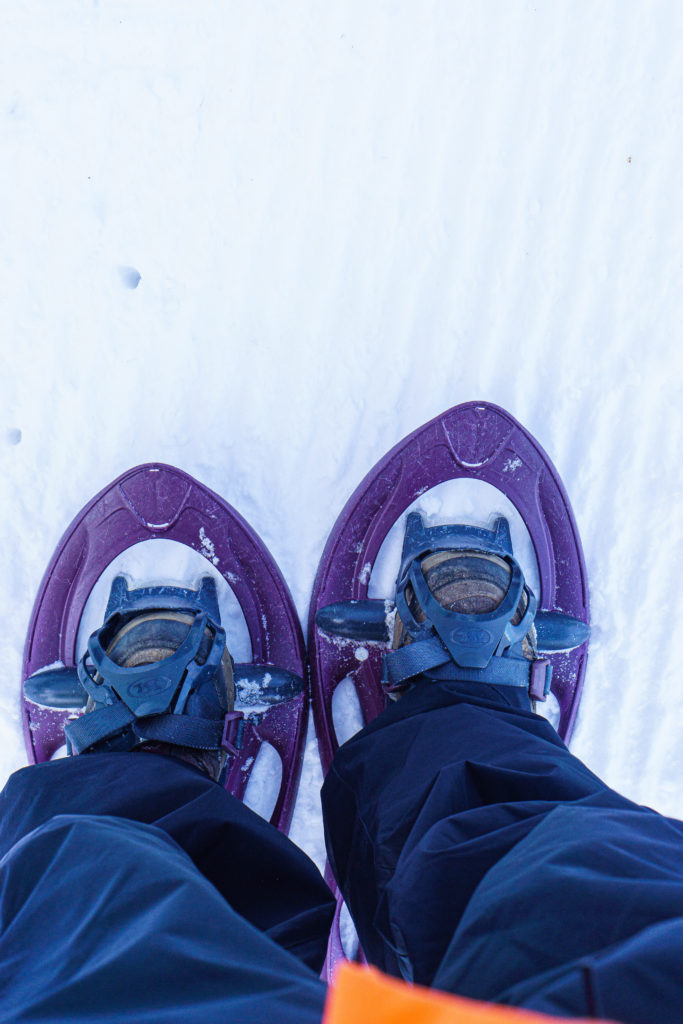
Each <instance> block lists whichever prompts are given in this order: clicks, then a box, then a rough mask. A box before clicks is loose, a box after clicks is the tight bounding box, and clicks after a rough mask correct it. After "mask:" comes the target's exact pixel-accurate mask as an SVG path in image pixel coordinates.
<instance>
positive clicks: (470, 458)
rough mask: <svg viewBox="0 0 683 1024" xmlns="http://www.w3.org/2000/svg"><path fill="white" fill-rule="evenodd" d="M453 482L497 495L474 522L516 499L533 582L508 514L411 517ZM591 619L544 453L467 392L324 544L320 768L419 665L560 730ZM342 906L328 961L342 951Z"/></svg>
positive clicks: (314, 677) (398, 455)
mask: <svg viewBox="0 0 683 1024" xmlns="http://www.w3.org/2000/svg"><path fill="white" fill-rule="evenodd" d="M459 480H465V481H479V482H483V483H484V484H488V485H491V486H492V487H494V488H495V489H496V490H497V491H498V492H502V497H501V495H500V494H499V495H498V498H496V496H495V494H493V493H491V494H490V495H489V500H492V502H493V507H491V505H489V507H488V508H487V511H486V514H485V516H484V521H486V520H488V519H489V518H490V516H491V513H497V512H499V509H497V508H496V501H498V499H500V501H498V504H504V503H505V502H509V503H511V504H512V506H514V509H515V510H516V513H517V514H518V516H519V517H521V520H522V521H523V524H524V527H526V531H527V532H528V536H529V538H530V541H531V545H532V546H533V554H534V555H535V561H536V565H537V573H538V580H537V583H536V587H535V591H534V589H532V587H531V586H529V584H528V583H527V581H526V580H525V577H524V573H523V572H522V570H521V568H520V565H519V564H518V561H517V559H516V558H515V555H514V554H513V548H512V543H511V538H510V530H509V526H508V521H507V518H506V516H505V515H498V516H497V518H496V521H495V522H494V524H493V529H486V528H484V526H483V525H480V526H474V525H467V524H462V523H460V522H459V521H458V512H457V509H456V510H455V511H452V512H450V513H449V516H448V519H449V521H448V522H445V523H444V522H443V521H442V522H441V524H440V525H436V526H432V525H430V524H429V523H428V522H427V521H426V519H424V518H423V516H422V515H421V514H420V504H422V503H424V504H428V501H427V499H428V495H429V492H430V491H431V490H432V489H434V488H436V487H438V486H439V485H442V484H445V483H446V482H447V481H459ZM406 513H407V514H406ZM397 523H401V524H403V525H404V537H403V550H402V557H401V562H400V569H399V572H398V578H397V580H396V583H395V585H394V586H393V587H392V586H391V585H389V586H388V587H387V589H386V592H384V593H381V595H378V594H377V593H376V590H377V588H376V587H375V588H374V589H375V596H369V590H370V589H371V587H372V586H373V574H374V572H375V569H376V562H377V560H378V556H379V555H380V552H381V549H382V548H383V544H384V543H385V540H386V539H387V536H388V535H389V534H390V531H392V530H394V529H395V524H397ZM394 579H396V577H394ZM588 623H589V608H588V588H587V580H586V571H585V564H584V559H583V552H582V549H581V543H580V540H579V535H578V531H577V528H576V524H575V521H574V517H573V514H572V511H571V507H570V504H569V499H568V497H567V495H566V492H565V490H564V487H563V485H562V482H561V480H560V478H559V476H558V474H557V471H556V470H555V468H554V466H553V465H552V463H551V462H550V460H549V458H548V456H547V455H546V454H545V452H544V451H543V449H542V448H541V447H540V445H539V444H538V443H537V442H536V440H535V439H534V438H533V437H532V436H531V435H530V434H529V433H528V432H527V431H526V430H525V429H524V428H523V427H522V426H521V425H520V424H519V423H517V421H516V420H515V419H514V418H513V417H512V416H510V414H509V413H507V412H505V411H504V410H503V409H500V408H499V407H497V406H494V405H491V404H488V403H485V402H468V403H466V404H463V405H460V406H456V407H454V408H453V409H450V410H448V411H447V412H445V413H443V414H442V415H441V416H438V417H436V418H435V419H434V420H432V421H430V422H429V423H427V424H425V425H424V426H422V427H420V428H419V429H418V430H416V431H415V432H414V433H412V434H411V435H409V436H408V437H407V438H405V439H404V440H403V441H401V442H399V444H397V445H396V446H395V447H394V448H393V449H392V450H391V451H390V452H389V453H388V454H387V455H386V456H385V457H384V458H383V459H381V460H380V461H379V462H378V463H377V465H376V466H375V467H374V468H373V469H372V470H371V471H370V472H369V473H368V475H367V476H366V477H365V479H364V480H363V481H362V483H361V484H360V485H359V487H358V488H357V489H356V491H355V492H354V494H353V495H352V496H351V498H350V499H349V500H348V502H347V504H346V506H345V507H344V509H343V510H342V512H341V514H340V516H339V518H338V520H337V523H336V524H335V526H334V528H333V530H332V532H331V534H330V537H329V539H328V541H327V545H326V547H325V550H324V552H323V556H322V559H321V562H320V565H319V568H318V572H317V576H316V580H315V584H314V588H313V595H312V599H311V606H310V617H309V664H310V675H311V694H312V702H313V714H314V720H315V726H316V731H317V736H318V742H319V749H320V755H321V760H322V763H323V771H324V772H326V771H327V769H328V768H329V766H330V763H331V761H332V757H333V755H334V752H335V750H336V748H337V746H338V745H339V743H340V742H343V740H344V739H346V738H348V736H349V735H350V732H352V731H353V729H354V728H360V727H361V726H362V725H363V724H364V723H366V722H368V721H370V720H371V719H372V718H374V717H375V716H376V715H377V714H379V712H380V711H381V710H382V709H383V708H384V706H385V703H386V699H387V696H388V697H389V698H390V699H391V698H392V697H396V696H400V693H401V692H402V690H403V689H405V688H406V687H409V686H410V685H412V680H413V679H414V678H416V677H417V676H418V675H419V674H421V673H423V672H427V673H428V674H429V675H431V676H436V677H437V678H438V677H443V678H454V679H461V680H468V681H482V682H483V681H485V680H488V681H491V682H494V683H496V684H500V685H512V686H516V687H519V691H520V692H523V694H524V699H526V696H527V695H528V697H529V699H530V700H531V701H533V702H536V701H538V702H541V703H540V706H542V703H543V702H545V701H546V699H549V700H550V702H552V703H553V704H554V707H555V710H556V712H557V721H556V723H555V724H556V728H557V730H558V732H559V734H560V735H561V736H562V737H563V738H564V739H565V740H568V738H569V736H570V735H571V731H572V727H573V725H574V721H575V718H576V712H577V708H578V704H579V699H580V696H581V687H582V683H583V677H584V673H585V667H586V657H587V641H588V636H589V626H588ZM349 686H351V687H352V689H353V693H354V694H355V698H356V702H355V703H356V708H357V712H354V713H353V714H351V715H350V716H349V713H348V712H346V713H345V715H340V714H339V712H338V711H337V712H335V705H336V704H337V702H336V697H337V695H338V693H342V691H343V690H345V692H347V693H348V688H349ZM349 717H350V718H351V719H352V725H351V728H349ZM340 719H341V721H340ZM344 719H346V720H344ZM338 732H340V733H341V736H339V735H338ZM328 881H331V879H330V877H329V875H328ZM340 909H341V908H340V907H338V914H337V918H336V923H335V927H334V929H333V933H332V938H331V943H330V950H329V955H328V964H327V967H328V969H329V970H331V967H332V966H333V965H334V963H335V962H336V961H337V960H338V959H339V958H340V957H342V956H343V949H342V942H341V936H340V931H339V918H340Z"/></svg>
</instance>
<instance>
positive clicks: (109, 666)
mask: <svg viewBox="0 0 683 1024" xmlns="http://www.w3.org/2000/svg"><path fill="white" fill-rule="evenodd" d="M149 540H165V541H169V540H170V541H176V542H179V543H180V544H181V545H184V546H185V547H186V548H189V549H191V550H192V551H194V552H197V553H198V554H199V555H201V556H203V557H204V559H205V560H206V561H207V562H208V563H210V565H211V566H212V567H213V570H212V571H213V572H214V575H218V574H220V575H219V576H218V578H219V581H220V577H221V576H222V577H223V580H224V581H225V584H226V585H227V586H226V588H225V589H226V590H227V589H228V588H229V590H230V594H231V597H232V599H233V600H234V599H236V602H237V603H238V606H239V614H240V616H243V619H244V621H245V623H246V629H247V630H248V641H249V647H250V659H249V660H248V661H245V662H243V663H237V664H236V663H234V662H233V659H232V657H231V654H230V647H231V637H230V628H229V627H228V629H227V630H226V628H224V625H222V624H221V612H220V608H219V603H218V598H217V594H216V582H215V578H214V576H212V575H210V571H209V570H208V567H207V572H206V573H202V574H200V577H199V579H198V580H194V579H193V581H192V582H193V584H194V585H193V586H191V587H185V586H171V585H167V584H158V585H145V586H137V585H136V584H135V583H133V582H132V581H131V580H130V579H127V578H126V576H125V575H117V576H115V578H114V579H113V581H112V583H111V590H110V593H109V599H108V602H107V608H106V612H105V613H104V623H103V625H100V626H99V627H98V628H97V629H95V630H94V631H93V632H92V634H91V635H90V638H89V640H88V644H87V650H86V651H85V653H84V654H83V655H82V656H80V657H78V656H77V645H78V635H79V626H80V625H81V622H82V619H83V616H84V610H85V609H86V604H87V602H88V598H89V596H90V594H91V592H92V591H93V588H95V586H96V584H97V582H98V580H100V578H101V577H103V574H104V573H105V570H106V569H107V567H108V566H110V564H111V563H112V562H113V561H114V560H115V559H117V558H118V557H119V556H120V555H122V553H123V554H124V555H127V554H129V549H132V548H133V547H134V546H135V545H138V544H140V543H141V542H143V541H149ZM158 550H159V552H160V556H159V562H160V564H161V566H162V567H163V555H164V551H165V550H166V549H164V548H163V546H162V545H160V546H159V549H158ZM154 551H156V546H155V547H154ZM160 574H161V575H163V568H162V569H161V573H160ZM156 575H157V577H158V575H159V573H157V574H156ZM99 621H100V622H102V619H101V618H100V620H99ZM226 632H227V637H226ZM304 661H305V650H304V643H303V637H302V634H301V628H300V625H299V621H298V617H297V614H296V610H295V608H294V605H293V602H292V599H291V596H290V594H289V591H288V589H287V586H286V584H285V582H284V580H283V578H282V576H281V574H280V572H279V570H278V568H277V566H276V564H275V562H274V561H273V559H272V557H271V555H270V554H269V552H268V551H267V550H266V548H265V546H264V545H263V543H262V542H261V541H260V539H259V538H258V537H257V535H256V534H255V533H254V531H253V530H252V529H251V527H250V526H249V525H248V524H247V523H246V522H245V520H244V519H243V518H242V517H241V516H240V515H239V514H238V513H237V512H236V511H235V510H234V509H233V508H231V506H230V505H228V504H227V502H225V501H223V500H222V499H221V498H220V497H219V496H218V495H216V494H214V493H213V492H211V491H210V490H208V489H207V488H206V487H204V486H203V485H202V484H200V483H198V482H197V481H196V480H193V479H192V477H190V476H188V475H187V474H186V473H184V472H182V471H181V470H178V469H175V468H173V467H171V466H165V465H161V464H148V465H144V466H139V467H137V468H135V469H131V470H129V471H128V472H127V473H124V474H123V475H122V476H120V477H119V478H118V479H117V480H115V481H114V482H113V483H112V484H110V485H109V486H108V487H106V488H105V489H104V490H103V491H101V492H100V493H99V494H98V495H96V497H95V498H93V499H92V501H91V502H90V503H89V504H88V505H87V506H86V507H85V508H84V509H83V510H82V511H81V512H80V513H79V514H78V515H77V516H76V518H75V519H74V521H73V523H72V524H71V526H70V527H69V528H68V530H67V531H66V533H65V534H64V537H63V538H62V540H61V541H60V543H59V545H58V547H57V550H56V552H55V554H54V556H53V558H52V561H51V563H50V565H49V566H48V569H47V572H46V574H45V577H44V579H43V582H42V584H41V587H40V590H39V593H38V596H37V598H36V602H35V605H34V609H33V614H32V617H31V622H30V626H29V632H28V637H27V641H26V649H25V654H24V687H23V715H24V729H25V738H26V747H27V751H28V755H29V759H30V760H31V761H32V762H36V761H45V760H49V759H50V758H51V757H52V756H53V755H55V753H56V752H57V751H58V749H59V748H61V747H62V746H63V744H64V741H65V728H66V738H67V742H68V745H69V746H71V748H72V750H73V752H74V753H76V752H82V751H87V750H88V749H98V750H99V749H110V750H119V749H121V750H130V749H135V747H136V746H142V745H146V746H150V745H151V746H153V747H154V746H155V745H160V747H161V749H167V748H169V749H172V748H173V747H175V748H176V749H177V750H178V751H180V752H182V754H183V756H185V757H186V758H187V759H188V760H192V761H193V763H197V764H198V765H199V766H200V767H203V769H204V770H206V771H208V773H209V774H214V775H217V774H218V773H219V772H222V776H221V781H223V779H224V785H225V788H226V789H227V790H228V791H229V792H231V793H233V794H234V795H235V796H236V797H238V798H240V799H242V798H243V797H244V795H245V791H246V789H247V785H248V783H249V779H250V776H251V772H252V769H253V768H254V765H255V763H256V760H257V757H258V754H259V752H260V749H261V746H262V744H263V743H264V742H267V743H268V744H270V745H271V746H272V747H273V748H274V749H275V750H276V751H277V754H278V755H279V758H280V761H281V765H282V774H281V782H280V786H279V791H278V792H277V796H276V797H275V799H274V807H273V810H272V813H271V815H270V820H271V821H272V822H273V823H274V824H275V825H277V826H278V827H279V828H280V829H282V830H283V831H286V830H287V828H288V827H289V823H290V821H291V816H292V812H293V809H294V802H295V798H296V791H297V786H298V781H299V776H300V772H301V763H302V759H303V745H304V741H305V731H306V722H307V694H306V690H305V687H304V684H303V675H304ZM86 704H87V711H88V712H90V713H87V714H84V713H83V712H84V711H85V710H86Z"/></svg>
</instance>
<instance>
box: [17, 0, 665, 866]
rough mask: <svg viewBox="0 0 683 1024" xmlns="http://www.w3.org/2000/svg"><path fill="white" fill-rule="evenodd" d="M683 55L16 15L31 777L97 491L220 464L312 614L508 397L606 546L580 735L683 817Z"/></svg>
mask: <svg viewBox="0 0 683 1024" xmlns="http://www.w3.org/2000/svg"><path fill="white" fill-rule="evenodd" d="M682 36H683V6H682V5H681V4H680V3H678V2H677V0H650V2H649V3H648V4H642V3H639V2H636V0H597V2H588V0H550V2H546V3H536V2H532V0H421V2H419V3H417V2H408V0H376V2H374V3H372V4H367V3H363V2H360V0H329V2H327V3H325V4H319V3H315V2H312V0H290V2H288V3H287V4H286V5H285V4H275V3H272V2H265V0H249V2H248V3H247V2H241V3H234V4H226V3H224V2H223V0H197V2H196V3H193V4H191V5H189V4H186V3H181V2H179V0H165V2H164V3H163V4H161V3H159V2H154V0H149V2H146V3H138V2H135V0H93V2H91V3H87V2H85V0H79V2H76V0H61V2H60V3H53V2H48V0H42V2H41V0H34V2H33V3H31V4H28V3H21V2H17V3H14V4H5V5H3V8H2V12H1V13H0V125H1V129H2V147H1V150H0V152H1V154H2V189H1V190H0V203H1V208H0V271H1V280H2V286H3V296H2V302H0V331H1V337H2V352H1V357H0V358H1V365H0V388H1V398H2V405H1V408H2V414H3V421H4V422H3V432H2V441H3V442H4V443H0V451H2V467H1V472H2V487H1V488H0V502H1V505H0V522H1V524H2V540H3V565H2V588H3V592H2V608H3V613H4V623H3V626H4V628H3V631H2V634H1V635H0V653H1V655H2V665H3V669H4V678H3V682H2V684H1V686H0V712H1V713H0V773H1V774H2V776H3V777H5V776H6V775H7V774H9V773H10V772H11V771H12V770H14V769H15V768H17V767H19V766H20V765H22V764H23V763H25V752H24V748H23V739H22V734H21V729H20V719H19V702H18V695H19V687H20V682H21V679H20V676H21V654H22V647H23V642H24V636H25V631H26V627H27V624H28V620H29V615H30V611H31V606H32V603H33V600H34V597H35V594H36V591H37V588H38V585H39V583H40V579H41V576H42V573H43V571H44V568H45V566H46V564H47V561H48V559H49V557H50V555H51V553H52V551H53V549H54V547H55V545H56V543H57V541H58V540H59V537H60V536H61V534H62V532H63V530H64V529H65V527H66V526H67V524H68V523H69V522H70V520H71V519H72V517H73V516H74V515H75V514H76V513H77V512H78V510H79V509H80V508H81V507H82V506H83V504H84V503H85V502H86V501H87V500H88V499H89V498H90V497H91V496H92V495H93V494H94V493H95V492H96V491H97V490H99V489H100V488H101V487H103V486H104V485H105V484H107V483H108V482H109V481H110V480H111V479H113V478H114V477H115V476H117V475H118V474H119V473H121V472H123V471H124V470H125V469H127V468H129V467H130V466H133V465H135V464H137V463H140V462H144V461H149V460H161V461H164V462H168V463H173V464H176V465H178V466H180V467H181V468H182V469H184V470H186V471H188V472H189V473H191V474H193V475H194V476H196V477H198V478H199V479H200V480H202V481H203V482H204V483H205V484H207V485H208V486H209V487H211V488H213V489H214V490H216V491H218V492H219V493H221V494H222V495H224V497H225V498H226V499H227V500H228V501H230V502H231V503H232V504H233V505H235V506H236V507H237V508H238V509H239V510H240V511H241V512H242V514H243V515H245V516H246V517H247V518H248V519H249V520H250V522H251V523H252V524H253V526H254V527H255V528H256V529H257V530H258V531H259V532H260V534H261V536H262V537H263V539H264V540H265V542H266V543H267V545H268V546H269V547H270V549H271V551H272V553H273V555H274V556H275V558H276V559H277V561H278V563H279V565H280V567H281V569H282V571H283V573H284V575H285V577H286V579H287V580H288V582H289V584H290V587H291V589H292V592H293V595H294V599H295V602H296V605H297V608H298V610H299V613H300V615H301V617H302V619H303V620H304V621H305V617H306V612H307V605H308V599H309V595H310V590H311V585H312V581H313V577H314V573H315V569H316V565H317V562H318V558H319V556H320V554H321V552H322V549H323V545H324V542H325V539H326V536H327V534H328V531H329V530H330V528H331V526H332V524H333V521H334V519H335V517H336V515H337V513H338V511H339V510H340V509H341V507H342V505H343V503H344V502H345V500H346V498H347V497H348V496H349V494H350V493H351V491H352V490H353V489H354V487H355V486H356V485H357V484H358V482H359V481H360V480H361V478H362V477H363V476H364V474H365V473H366V472H367V470H368V469H369V468H370V467H371V466H372V465H373V464H374V462H375V461H376V460H377V459H378V458H379V457H380V456H381V455H382V454H383V453H384V452H385V450H387V449H388V448H390V447H391V446H392V445H393V444H394V443H395V442H396V441H398V440H399V439H400V438H401V437H402V436H403V435H405V434H406V433H407V432H409V431H411V430H413V429H414V428H415V427H417V426H419V425H420V424H421V423H423V422H424V421H426V420H428V419H430V418H431V417H432V416H434V415H436V414H437V413H439V412H441V411H442V410H444V409H446V408H448V407H449V406H451V405H454V404H456V403H458V402H462V401H466V400H469V399H473V398H476V399H485V400H488V401H493V402H497V403H498V404H500V405H503V406H505V407H506V408H507V409H509V410H510V411H511V412H512V413H513V414H514V415H515V416H516V417H517V418H518V419H520V420H521V421H522V423H523V424H524V425H525V426H526V427H527V428H528V429H530V430H531V431H532V432H533V433H534V434H535V435H536V437H537V438H538V440H539V441H540V442H541V444H542V445H543V446H544V447H545V448H546V450H547V451H548V452H549V454H550V455H551V457H552V458H553V460H554V461H555V463H556V465H557V467H558V469H559V471H560V473H561V474H562V477H563V479H564V482H565V485H566V487H567V490H568V492H569V495H570V497H571V500H572V502H573V506H574V511H575V513H576V517H577V521H578V524H579V528H580V530H581V533H582V536H583V542H584V548H585V553H586V558H587V563H588V569H589V573H590V582H591V596H592V606H593V620H594V630H593V641H592V647H591V655H590V660H589V667H588V674H587V678H586V689H585V697H584V700H583V703H582V707H581V710H580V718H579V722H578V726H577V729H576V732H575V736H574V739H573V742H572V749H573V750H574V752H575V753H576V754H578V755H579V756H580V757H582V758H583V759H584V760H585V761H586V762H587V763H588V764H589V766H590V767H591V768H592V769H594V770H595V771H596V772H597V773H598V774H600V775H601V776H603V777H604V778H605V779H606V781H607V782H608V783H610V784H612V785H613V786H615V787H617V788H618V789H620V790H621V791H622V792H623V793H625V794H626V795H627V796H629V797H631V798H632V799H634V800H636V801H639V802H645V803H647V804H650V805H652V806H654V807H656V808H658V809H660V810H662V811H664V812H666V813H669V814H673V815H676V816H681V817H683V744H682V743H681V741H680V735H681V729H682V727H683V676H682V673H681V668H680V663H679V659H678V644H677V638H678V633H679V630H680V623H681V621H683V593H682V588H681V587H680V585H679V576H680V566H681V564H683V531H682V527H681V499H682V497H683V495H682V493H681V482H680V481H681V469H680V463H681V459H682V458H683V445H682V443H681V442H682V440H683V417H682V414H681V399H682V391H683V387H682V385H683V374H682V359H683V357H682V356H681V351H680V343H681V324H682V323H683V297H682V292H681V279H682V275H683V234H682V224H683V191H682V190H681V188H680V179H681V173H682V172H681V169H682V167H683V135H682V133H681V114H682V107H683V64H682V63H681V60H680V52H679V41H680V39H681V37H682ZM512 469H513V467H511V471H512ZM209 540H210V538H209ZM307 750H308V755H307V756H308V760H307V775H306V778H305V789H304V791H303V793H302V797H301V800H300V809H299V812H298V817H297V823H296V828H295V837H296V839H297V841H298V842H300V843H301V844H302V845H303V846H305V847H306V848H307V849H309V850H311V851H312V852H314V853H315V854H316V855H317V856H318V857H319V856H320V853H319V851H320V850H321V845H320V823H319V816H318V815H317V793H316V785H317V777H316V774H315V773H316V766H315V742H314V740H313V738H312V737H310V736H309V743H308V748H307ZM318 777H319V769H318Z"/></svg>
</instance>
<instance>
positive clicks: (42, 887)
mask: <svg viewBox="0 0 683 1024" xmlns="http://www.w3.org/2000/svg"><path fill="white" fill-rule="evenodd" d="M139 756H140V757H142V755H139ZM324 997H325V987H324V985H323V984H322V983H321V981H320V979H319V978H318V977H317V976H316V975H315V973H314V972H313V971H312V970H310V968H308V967H306V966H305V965H304V964H302V963H301V961H300V960H299V959H297V958H296V957H295V956H293V955H292V954H291V953H288V952H287V951H286V950H284V949H282V948H281V947H280V946H278V945H276V944H275V943H274V942H273V941H272V940H271V939H269V938H268V937H267V936H266V935H265V934H264V933H263V932H261V931H259V930H258V929H257V928H255V927H254V926H253V925H251V924H249V922H248V921H246V920H245V919H244V918H243V917H242V916H240V915H239V914H237V913H236V912H235V911H234V910H233V909H232V908H231V907H230V906H229V904H228V903H227V902H226V901H225V900H224V899H223V897H222V896H221V895H220V893H219V892H218V891H217V889H216V888H215V887H214V886H213V885H212V884H211V883H210V882H209V881H207V879H206V878H204V876H203V875H202V874H201V873H200V871H199V870H198V869H197V867H196V866H195V865H194V864H193V863H192V861H191V859H190V858H189V857H188V856H187V855H186V854H185V853H184V852H183V851H182V850H181V849H180V847H179V846H178V844H177V843H176V842H175V841H174V840H173V839H171V838H170V837H169V836H168V835H167V834H166V833H165V832H163V831H162V830H161V829H159V828H157V827H155V826H151V825H143V824H140V823H139V822H134V821H130V820H125V819H121V818H115V817H97V816H92V815H86V814H79V815H62V816H57V817H54V818H52V819H50V820H48V821H47V822H46V823H44V824H42V825H40V826H39V827H38V828H36V829H34V830H33V831H31V832H29V833H28V834H27V835H25V836H24V837H23V838H22V839H20V840H19V841H17V842H16V843H15V844H14V845H13V846H12V847H11V848H10V849H9V850H8V851H7V852H6V853H5V855H4V857H3V858H2V860H1V861H0V1019H2V1020H3V1021H7V1022H8V1024H9V1022H15V1021H28V1020H31V1021H41V1022H50V1024H74V1022H78V1021H87V1022H88V1024H93V1022H97V1024H105V1022H106V1024H129V1022H131V1021H135V1022H136V1024H173V1022H178V1024H187V1022H189V1021H201V1022H202V1024H224V1022H225V1021H237V1022H240V1024H263V1022H264V1021H269V1022H270V1021H277V1022H278V1024H280V1022H284V1024H319V1021H320V1019H321V1016H322V1010H323V1002H324Z"/></svg>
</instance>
